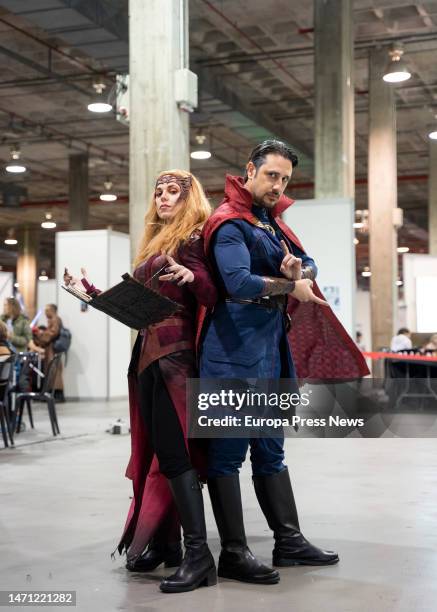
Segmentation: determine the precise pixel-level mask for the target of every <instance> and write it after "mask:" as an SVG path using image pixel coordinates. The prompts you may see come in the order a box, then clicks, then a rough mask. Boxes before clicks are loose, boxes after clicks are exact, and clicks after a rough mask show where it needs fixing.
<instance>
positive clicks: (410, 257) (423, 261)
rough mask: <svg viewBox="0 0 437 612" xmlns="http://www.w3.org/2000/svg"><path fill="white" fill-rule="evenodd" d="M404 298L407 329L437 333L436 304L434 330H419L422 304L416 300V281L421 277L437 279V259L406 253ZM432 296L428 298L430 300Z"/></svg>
mask: <svg viewBox="0 0 437 612" xmlns="http://www.w3.org/2000/svg"><path fill="white" fill-rule="evenodd" d="M403 276H404V278H403V281H404V298H405V304H406V311H407V312H406V321H407V327H408V328H409V329H410V330H411V331H423V332H429V333H435V332H436V331H437V306H436V305H435V304H434V312H435V313H436V315H435V316H436V321H435V326H434V328H433V329H427V330H425V329H422V330H418V329H417V314H418V312H417V311H418V307H419V308H420V304H418V303H417V300H416V280H417V278H419V277H422V278H423V277H428V278H432V277H435V278H437V257H434V256H432V255H422V254H414V253H411V254H410V253H406V254H405V255H403ZM430 298H431V296H430V295H429V296H428V299H430Z"/></svg>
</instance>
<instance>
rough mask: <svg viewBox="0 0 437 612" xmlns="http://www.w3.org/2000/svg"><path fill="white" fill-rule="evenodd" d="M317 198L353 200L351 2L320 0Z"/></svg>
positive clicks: (316, 16) (317, 0)
mask: <svg viewBox="0 0 437 612" xmlns="http://www.w3.org/2000/svg"><path fill="white" fill-rule="evenodd" d="M314 28H315V67H314V83H315V105H316V106H315V197H316V199H319V198H338V197H341V198H352V199H353V198H354V194H355V150H354V147H355V140H354V85H353V58H354V52H353V24H352V0H315V2H314Z"/></svg>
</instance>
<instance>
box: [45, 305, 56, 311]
mask: <svg viewBox="0 0 437 612" xmlns="http://www.w3.org/2000/svg"><path fill="white" fill-rule="evenodd" d="M47 308H50V309H51V310H53V312H58V307H57V306H56V304H47Z"/></svg>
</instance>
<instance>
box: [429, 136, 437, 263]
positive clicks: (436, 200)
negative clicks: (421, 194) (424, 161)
mask: <svg viewBox="0 0 437 612" xmlns="http://www.w3.org/2000/svg"><path fill="white" fill-rule="evenodd" d="M428 177H429V178H428V232H429V254H430V255H434V256H437V140H431V139H430V141H429V173H428Z"/></svg>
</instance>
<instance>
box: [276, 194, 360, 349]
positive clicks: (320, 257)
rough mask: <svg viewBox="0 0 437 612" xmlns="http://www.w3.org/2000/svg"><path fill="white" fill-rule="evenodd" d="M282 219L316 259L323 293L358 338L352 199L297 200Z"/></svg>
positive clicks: (308, 252)
mask: <svg viewBox="0 0 437 612" xmlns="http://www.w3.org/2000/svg"><path fill="white" fill-rule="evenodd" d="M282 216H283V219H284V221H285V223H287V224H288V225H289V226H290V227H291V229H292V230H293V231H294V232H295V233H296V235H297V237H298V238H299V239H300V241H301V242H302V244H303V246H304V249H305V251H306V253H307V254H308V255H310V256H311V257H312V258H313V259H314V260H315V262H316V264H317V267H318V275H317V284H318V286H319V287H320V290H321V291H322V293H323V294H324V295H325V297H326V299H327V301H328V302H329V305H330V306H331V308H332V309H333V310H334V312H335V314H336V315H337V317H338V318H339V320H340V321H341V323H342V324H343V325H344V327H345V328H346V330H347V331H348V333H349V334H350V335H351V336H352V337H353V338H355V329H356V327H355V293H356V280H355V279H356V277H355V252H354V249H355V247H354V242H353V241H354V229H353V222H354V220H355V211H354V202H353V200H351V199H349V198H343V199H342V198H338V199H328V198H326V199H320V200H297V201H296V202H295V203H294V204H293V205H292V206H290V208H288V209H287V210H286V211H285V212H284V213H283V215H282ZM335 237H337V239H336V238H335Z"/></svg>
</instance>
